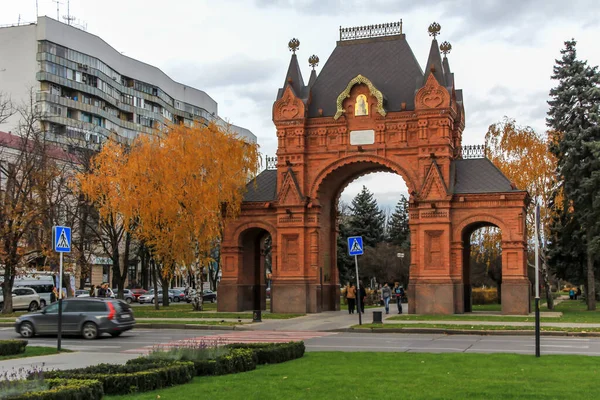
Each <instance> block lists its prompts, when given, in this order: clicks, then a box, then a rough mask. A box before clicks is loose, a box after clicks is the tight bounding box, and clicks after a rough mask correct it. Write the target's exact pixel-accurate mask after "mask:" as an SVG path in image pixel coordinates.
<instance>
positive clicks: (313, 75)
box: [307, 69, 317, 87]
mask: <svg viewBox="0 0 600 400" xmlns="http://www.w3.org/2000/svg"><path fill="white" fill-rule="evenodd" d="M316 80H317V71H315V70H314V69H313V70H312V72H311V73H310V78H309V79H308V85H307V86H308V87H311V86H312V85H314V84H315V82H316Z"/></svg>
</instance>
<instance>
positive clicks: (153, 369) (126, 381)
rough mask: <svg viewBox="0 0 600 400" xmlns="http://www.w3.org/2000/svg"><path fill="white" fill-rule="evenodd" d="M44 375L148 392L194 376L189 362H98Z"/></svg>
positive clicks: (115, 391)
mask: <svg viewBox="0 0 600 400" xmlns="http://www.w3.org/2000/svg"><path fill="white" fill-rule="evenodd" d="M46 376H49V377H53V378H64V379H96V380H98V381H100V382H102V385H103V388H104V393H105V394H108V395H116V394H128V393H135V392H147V391H150V390H156V389H161V388H164V387H168V386H173V385H179V384H183V383H187V382H189V381H191V380H192V378H193V377H194V364H193V363H191V362H170V363H166V362H163V363H155V364H152V365H148V364H141V363H139V364H136V363H132V364H126V365H112V364H100V365H96V366H92V367H87V368H82V369H72V370H65V371H50V372H46Z"/></svg>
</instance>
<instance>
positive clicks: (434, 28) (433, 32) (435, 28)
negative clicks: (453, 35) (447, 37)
mask: <svg viewBox="0 0 600 400" xmlns="http://www.w3.org/2000/svg"><path fill="white" fill-rule="evenodd" d="M441 29H442V26H441V25H440V24H438V23H437V22H433V23H432V24H431V25H429V28H428V29H427V30H428V31H429V36H433V38H434V39H435V37H436V36H437V35H439V34H440V30H441Z"/></svg>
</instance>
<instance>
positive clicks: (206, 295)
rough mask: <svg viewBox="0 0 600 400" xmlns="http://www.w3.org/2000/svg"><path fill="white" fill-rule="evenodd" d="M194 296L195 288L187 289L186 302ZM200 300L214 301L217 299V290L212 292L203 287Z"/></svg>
mask: <svg viewBox="0 0 600 400" xmlns="http://www.w3.org/2000/svg"><path fill="white" fill-rule="evenodd" d="M194 296H196V289H190V290H189V291H188V295H187V296H186V301H187V302H188V303H191V302H192V300H193V299H194ZM202 301H203V302H209V303H214V302H216V301H217V292H213V291H212V290H209V289H204V292H203V293H202Z"/></svg>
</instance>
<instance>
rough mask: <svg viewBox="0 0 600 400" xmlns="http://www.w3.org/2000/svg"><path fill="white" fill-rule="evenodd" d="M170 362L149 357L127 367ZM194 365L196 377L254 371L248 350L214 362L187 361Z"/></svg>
mask: <svg viewBox="0 0 600 400" xmlns="http://www.w3.org/2000/svg"><path fill="white" fill-rule="evenodd" d="M173 362H174V361H170V360H156V359H152V358H149V357H140V358H134V359H132V360H129V361H127V365H128V366H135V367H136V368H141V369H146V368H150V367H151V368H156V367H159V366H164V365H169V364H172V363H173ZM189 362H192V363H193V364H194V370H195V375H196V376H208V375H227V374H236V373H238V372H246V371H252V370H254V369H256V361H255V357H254V353H253V351H252V350H250V349H232V350H231V352H230V353H229V354H225V355H222V356H219V357H217V358H216V359H214V360H201V361H189Z"/></svg>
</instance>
